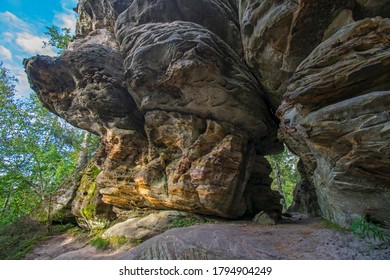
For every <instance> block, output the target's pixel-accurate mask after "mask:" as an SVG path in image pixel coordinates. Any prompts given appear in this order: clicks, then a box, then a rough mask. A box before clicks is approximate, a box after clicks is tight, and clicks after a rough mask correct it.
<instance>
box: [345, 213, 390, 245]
mask: <svg viewBox="0 0 390 280" xmlns="http://www.w3.org/2000/svg"><path fill="white" fill-rule="evenodd" d="M351 230H352V232H353V233H354V234H355V235H357V236H359V237H360V238H363V239H366V240H370V239H371V240H378V241H381V242H385V241H386V240H387V239H388V238H389V235H388V234H386V232H385V231H384V230H383V229H382V228H381V226H380V225H378V224H375V223H373V222H371V221H369V220H368V219H367V218H366V217H357V218H355V219H354V220H353V221H352V223H351Z"/></svg>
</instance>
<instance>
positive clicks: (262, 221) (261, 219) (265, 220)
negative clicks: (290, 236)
mask: <svg viewBox="0 0 390 280" xmlns="http://www.w3.org/2000/svg"><path fill="white" fill-rule="evenodd" d="M252 221H253V222H254V223H256V224H259V225H263V226H272V225H275V220H273V219H272V218H271V217H270V216H269V215H268V214H267V213H265V212H264V211H261V212H259V213H258V214H257V215H256V216H255V217H254V218H253V219H252Z"/></svg>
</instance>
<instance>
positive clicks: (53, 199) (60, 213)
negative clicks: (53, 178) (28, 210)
mask: <svg viewBox="0 0 390 280" xmlns="http://www.w3.org/2000/svg"><path fill="white" fill-rule="evenodd" d="M81 176H82V171H79V172H76V173H75V174H73V175H72V176H71V177H70V178H68V179H67V180H65V181H64V182H63V183H62V184H61V185H60V186H58V188H57V189H56V190H55V191H54V192H53V193H52V194H51V195H50V196H49V197H48V198H46V199H45V200H43V201H42V202H41V203H40V204H39V205H38V206H37V207H36V208H35V209H34V210H33V212H32V215H33V217H34V218H35V219H36V220H37V221H40V222H49V221H50V222H61V223H76V219H75V216H74V215H73V213H72V201H73V199H74V198H75V196H76V191H77V189H78V188H79V186H80V179H81Z"/></svg>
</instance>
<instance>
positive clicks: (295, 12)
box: [238, 0, 353, 108]
mask: <svg viewBox="0 0 390 280" xmlns="http://www.w3.org/2000/svg"><path fill="white" fill-rule="evenodd" d="M238 2H239V11H240V22H241V36H242V40H243V47H244V53H245V59H246V62H247V63H248V65H249V66H251V67H253V69H255V70H256V71H257V72H258V74H259V79H260V82H261V84H262V85H263V86H264V87H265V89H266V90H267V91H268V92H269V94H270V99H271V101H272V105H273V106H274V107H275V108H277V107H278V105H279V104H280V101H281V100H282V96H283V94H284V93H285V91H286V88H287V85H288V79H289V78H290V77H291V76H292V74H293V73H294V71H295V69H296V68H297V66H298V65H299V64H300V63H301V62H302V61H303V60H304V59H305V58H306V57H307V56H308V55H309V54H310V53H311V51H312V50H313V49H314V48H315V47H316V46H317V45H318V44H319V43H320V42H321V41H322V40H323V37H324V35H325V32H326V31H327V33H326V36H329V32H330V29H329V27H330V26H336V24H335V23H333V22H334V20H335V19H337V22H338V24H337V27H338V28H340V27H342V26H343V25H345V24H347V23H349V22H350V18H349V17H347V18H345V17H344V15H345V14H346V10H348V9H351V8H353V3H352V1H349V0H337V1H334V0H325V1H319V0H318V1H313V0H299V1H290V0H283V1H273V0H265V1H258V0H240V1H238ZM339 15H342V16H339ZM344 20H345V22H344ZM332 23H333V25H332Z"/></svg>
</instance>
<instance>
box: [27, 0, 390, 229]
mask: <svg viewBox="0 0 390 280" xmlns="http://www.w3.org/2000/svg"><path fill="white" fill-rule="evenodd" d="M388 7H389V1H387V0H382V1H380V0H376V1H363V0H356V1H354V0H338V1H331V0H326V1H319V0H318V1H317V0H316V1H307V0H299V1H285V0H282V1H268V0H263V1H260V0H237V1H234V0H201V1H193V0H175V1H172V0H157V1H156V0H153V1H152V0H142V1H141V0H99V1H92V0H80V1H79V5H78V8H77V11H78V15H79V19H78V24H77V35H76V37H75V39H74V41H73V42H72V43H71V45H70V46H69V47H68V48H67V50H66V51H65V52H64V53H63V54H62V55H61V56H59V57H56V58H51V57H47V56H37V57H33V58H31V59H28V60H26V61H25V67H26V71H27V73H28V75H29V79H30V83H31V86H32V88H33V89H34V90H35V91H36V93H37V94H38V96H39V98H40V100H41V101H42V103H43V104H44V105H45V106H46V107H47V108H48V109H49V110H51V111H52V112H54V113H55V114H57V115H59V116H60V117H62V118H64V119H65V120H67V121H68V122H70V123H71V124H73V125H75V126H78V127H80V128H83V129H86V130H89V131H90V132H92V133H95V134H96V135H99V136H100V137H101V139H102V148H101V150H100V152H99V153H98V156H97V159H96V162H95V163H94V164H95V165H96V168H97V170H98V172H97V173H99V174H97V176H96V178H89V180H92V181H91V183H93V190H91V191H88V190H86V191H82V190H83V189H82V186H80V189H79V191H78V192H77V193H78V194H79V195H78V196H77V197H76V198H75V200H74V201H75V202H74V203H73V205H72V207H73V213H74V214H75V215H76V216H77V217H78V219H79V221H80V223H82V224H83V223H84V224H88V225H92V226H93V225H95V224H96V223H92V222H91V221H99V223H97V224H101V223H102V221H101V219H104V217H103V218H102V216H101V213H103V214H104V215H103V216H105V217H106V219H108V220H110V219H111V217H112V215H113V212H117V211H118V210H119V209H133V208H154V209H178V210H185V211H189V212H194V213H199V214H206V215H216V216H221V217H226V218H238V217H241V216H243V215H254V214H256V213H258V212H259V211H265V212H267V213H268V214H271V215H272V216H274V217H277V216H279V215H280V213H281V205H280V202H279V200H280V197H279V196H278V194H277V193H275V192H273V191H271V190H270V180H269V174H270V171H271V167H270V166H269V164H268V162H267V161H266V160H265V159H264V155H267V154H273V153H278V152H280V151H281V148H282V144H281V142H280V140H282V141H283V142H284V143H285V144H286V145H287V146H288V147H289V148H290V149H291V150H292V151H293V152H294V153H295V154H297V155H298V156H299V157H300V158H301V160H300V163H299V171H300V173H301V175H302V181H301V183H300V184H299V187H298V188H297V190H296V192H295V195H296V196H295V201H294V205H293V208H294V209H295V210H302V211H306V212H309V213H310V214H313V215H322V216H324V217H326V218H328V219H331V220H332V221H334V222H337V223H339V224H341V225H343V226H348V225H349V223H350V222H351V220H352V219H353V218H355V217H356V216H367V217H369V218H370V219H372V220H374V221H377V222H379V223H381V224H383V225H387V226H390V220H389V217H388V213H389V210H390V188H389V186H390V184H389V182H390V175H389V174H390V160H389V159H390V113H389V110H390V91H389V90H390V82H389V81H390V80H389V73H390V71H389V70H390V51H389V49H390V43H389V42H390V37H389V36H390V35H389V34H390V20H389V19H388V18H386V17H390V10H389V8H388ZM379 16H380V17H379ZM278 107H279V109H277V108H278ZM276 109H277V117H278V118H279V120H278V119H277V117H276V114H275V112H276ZM279 123H280V124H279ZM278 129H279V139H280V140H278V138H277V134H278V133H277V131H278ZM87 186H90V184H89V185H88V184H87ZM85 187H86V185H85V184H84V189H85ZM91 205H92V207H91ZM104 205H105V206H104ZM103 206H104V207H103ZM86 207H89V208H87V209H89V210H90V211H87V212H88V213H89V215H88V216H86V215H85V213H86V211H85V208H86ZM98 209H104V211H100V212H99V211H98ZM83 213H84V214H83ZM82 221H84V222H82ZM103 224H104V223H103Z"/></svg>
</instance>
